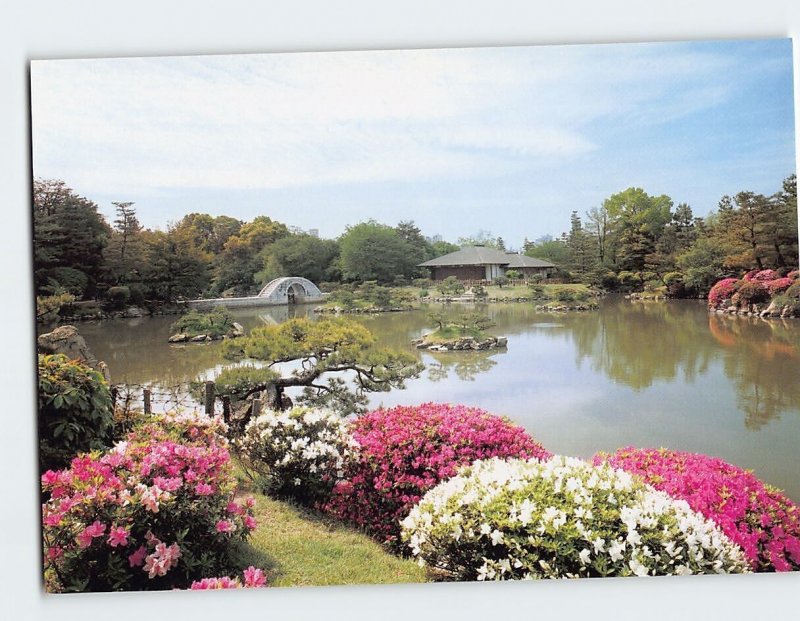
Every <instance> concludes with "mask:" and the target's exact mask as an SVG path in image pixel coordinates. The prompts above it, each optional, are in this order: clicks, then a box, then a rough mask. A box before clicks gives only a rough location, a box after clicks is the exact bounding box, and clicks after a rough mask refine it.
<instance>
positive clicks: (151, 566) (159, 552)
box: [142, 543, 181, 579]
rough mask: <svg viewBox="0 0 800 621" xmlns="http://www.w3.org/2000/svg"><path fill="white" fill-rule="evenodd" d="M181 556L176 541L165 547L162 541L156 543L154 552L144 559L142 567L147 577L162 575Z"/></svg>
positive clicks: (173, 565)
mask: <svg viewBox="0 0 800 621" xmlns="http://www.w3.org/2000/svg"><path fill="white" fill-rule="evenodd" d="M180 557H181V550H180V548H179V547H178V544H177V543H173V544H172V545H171V546H169V547H167V545H166V544H164V543H159V544H158V545H156V549H155V552H153V554H150V555H148V556H147V557H146V558H145V559H144V567H142V569H143V570H144V571H146V572H147V577H148V578H151V579H152V578H155V577H156V576H164V575H166V574H167V572H168V571H169V570H170V569H172V568H173V567H175V566H176V565H177V564H178V559H179V558H180Z"/></svg>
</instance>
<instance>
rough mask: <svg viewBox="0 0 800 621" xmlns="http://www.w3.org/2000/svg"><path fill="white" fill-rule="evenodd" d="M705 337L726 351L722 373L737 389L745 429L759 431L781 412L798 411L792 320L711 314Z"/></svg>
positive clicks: (797, 354)
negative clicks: (710, 337) (709, 336)
mask: <svg viewBox="0 0 800 621" xmlns="http://www.w3.org/2000/svg"><path fill="white" fill-rule="evenodd" d="M708 328H709V333H710V334H711V335H712V336H713V338H714V339H715V341H716V342H717V343H718V344H719V345H721V346H722V347H723V348H724V349H725V350H727V353H728V355H727V356H725V373H726V374H727V375H728V377H730V378H731V379H732V380H733V381H734V383H735V385H736V403H737V405H738V406H739V409H740V410H741V411H742V412H744V414H745V426H746V427H747V428H748V429H753V430H758V429H760V428H762V427H763V426H764V425H766V424H767V423H768V422H769V421H770V420H772V419H774V418H777V417H778V416H779V415H780V414H782V413H784V412H790V411H792V410H795V411H797V409H798V404H800V382H798V372H797V371H798V359H800V347H799V346H798V345H799V343H798V338H797V327H796V325H795V322H793V321H791V320H779V319H770V320H766V319H760V318H755V317H730V316H720V315H711V316H710V317H709V321H708Z"/></svg>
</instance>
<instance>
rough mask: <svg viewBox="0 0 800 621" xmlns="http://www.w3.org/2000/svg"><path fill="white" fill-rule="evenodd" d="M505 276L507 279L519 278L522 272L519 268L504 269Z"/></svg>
mask: <svg viewBox="0 0 800 621" xmlns="http://www.w3.org/2000/svg"><path fill="white" fill-rule="evenodd" d="M506 278H508V279H509V280H519V279H520V278H522V273H521V272H520V271H519V270H513V269H512V270H506Z"/></svg>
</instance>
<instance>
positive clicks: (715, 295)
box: [708, 278, 741, 308]
mask: <svg viewBox="0 0 800 621" xmlns="http://www.w3.org/2000/svg"><path fill="white" fill-rule="evenodd" d="M740 282H741V281H740V280H739V279H738V278H723V279H722V280H720V281H719V282H718V283H716V284H715V285H714V286H713V287H711V291H709V292H708V305H709V306H710V307H711V308H717V307H719V306H720V305H721V304H722V303H723V302H724V301H725V300H730V299H731V298H732V297H733V294H734V293H736V289H737V287H738V285H739V284H740Z"/></svg>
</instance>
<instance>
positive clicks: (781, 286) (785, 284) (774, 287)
mask: <svg viewBox="0 0 800 621" xmlns="http://www.w3.org/2000/svg"><path fill="white" fill-rule="evenodd" d="M792 282H794V281H793V280H792V279H791V278H776V279H775V280H770V281H769V282H768V283H767V291H769V294H770V295H775V294H777V293H781V292H782V291H786V289H788V288H789V287H790V286H791V284H792Z"/></svg>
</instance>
